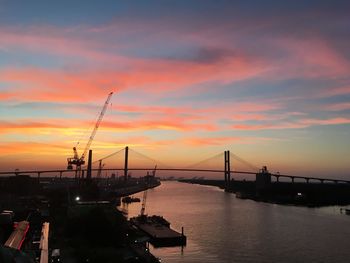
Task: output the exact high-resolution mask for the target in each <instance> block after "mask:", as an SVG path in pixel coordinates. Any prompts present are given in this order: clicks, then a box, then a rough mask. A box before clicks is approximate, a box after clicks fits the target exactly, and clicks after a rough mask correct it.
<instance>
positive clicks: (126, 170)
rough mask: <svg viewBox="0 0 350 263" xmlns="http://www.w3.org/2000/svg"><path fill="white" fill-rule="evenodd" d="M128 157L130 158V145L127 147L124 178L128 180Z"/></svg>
mask: <svg viewBox="0 0 350 263" xmlns="http://www.w3.org/2000/svg"><path fill="white" fill-rule="evenodd" d="M128 159H129V147H128V146H126V147H125V159H124V180H125V181H126V180H128Z"/></svg>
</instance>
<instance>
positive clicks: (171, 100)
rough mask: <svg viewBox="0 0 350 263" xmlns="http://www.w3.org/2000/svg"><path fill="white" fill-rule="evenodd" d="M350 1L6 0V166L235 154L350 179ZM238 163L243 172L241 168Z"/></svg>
mask: <svg viewBox="0 0 350 263" xmlns="http://www.w3.org/2000/svg"><path fill="white" fill-rule="evenodd" d="M349 10H350V2H349V1H320V0H319V1H312V0H311V1H257V0H256V1H206V0H201V1H190V0H186V1H167V0H165V1H55V2H53V1H6V0H0V147H1V151H0V167H1V170H14V169H15V168H19V169H26V168H62V169H64V168H65V167H66V158H67V157H69V156H71V155H72V147H73V146H74V145H75V143H76V142H77V141H78V140H80V139H82V143H81V146H79V147H80V148H79V150H80V152H82V150H83V148H84V147H83V146H84V145H85V144H84V139H85V140H86V139H87V138H88V136H89V134H90V132H91V129H92V127H93V123H94V120H95V118H96V116H97V115H98V113H99V111H100V109H101V107H102V104H103V102H104V101H105V99H106V97H107V95H108V93H109V92H110V91H114V92H115V94H114V96H113V98H112V100H111V102H112V103H111V106H110V107H109V108H108V109H107V112H106V115H105V118H104V120H103V121H102V123H101V126H100V128H99V130H98V132H97V135H96V137H95V140H94V142H93V143H92V146H91V149H93V150H94V156H95V158H96V159H97V158H100V157H103V156H105V155H108V154H110V153H112V152H114V151H117V150H119V149H121V148H123V147H124V146H126V145H129V146H130V147H133V148H134V149H137V150H138V151H140V152H144V153H146V154H147V155H149V156H152V157H154V158H155V159H158V160H161V161H163V162H164V163H173V164H174V165H177V166H186V165H188V164H191V163H195V162H196V161H200V160H202V159H205V158H206V157H210V156H212V155H214V154H216V153H220V152H223V151H224V150H231V151H232V152H233V153H235V154H237V155H239V156H241V157H242V158H244V159H246V160H248V161H249V162H251V163H253V164H255V165H256V166H259V167H260V166H262V165H267V166H268V168H270V169H271V170H272V171H280V172H283V173H293V174H296V175H310V176H315V175H319V176H327V177H341V178H347V179H349V177H350V174H349V170H350V138H349V135H350V34H349V29H350V16H349ZM234 165H235V164H233V169H234V167H235V166H234Z"/></svg>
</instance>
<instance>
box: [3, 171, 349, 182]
mask: <svg viewBox="0 0 350 263" xmlns="http://www.w3.org/2000/svg"><path fill="white" fill-rule="evenodd" d="M153 169H154V168H128V171H152V170H153ZM98 170H99V169H91V171H95V172H97V171H98ZM82 171H85V172H86V169H82ZM101 171H124V168H103V169H101ZM157 171H177V172H210V173H224V172H225V171H224V170H218V169H194V168H157ZM48 173H56V174H59V175H60V177H62V175H63V173H75V170H28V171H8V172H0V176H1V175H19V174H36V175H37V176H38V178H40V177H41V175H42V174H48ZM230 173H231V174H247V175H256V174H257V172H248V171H235V170H233V171H230ZM271 176H273V177H275V178H276V181H277V182H279V180H280V178H289V179H291V181H292V183H294V182H295V180H296V179H301V180H305V181H306V183H309V182H310V180H314V181H319V182H320V183H324V182H332V183H345V184H350V181H349V180H342V179H331V178H318V177H306V176H296V175H288V174H279V173H275V174H273V173H271Z"/></svg>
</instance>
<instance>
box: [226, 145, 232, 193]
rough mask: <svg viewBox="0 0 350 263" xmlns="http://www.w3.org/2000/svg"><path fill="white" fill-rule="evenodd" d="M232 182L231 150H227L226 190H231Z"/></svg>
mask: <svg viewBox="0 0 350 263" xmlns="http://www.w3.org/2000/svg"><path fill="white" fill-rule="evenodd" d="M230 183H231V165H230V151H225V190H229V188H230Z"/></svg>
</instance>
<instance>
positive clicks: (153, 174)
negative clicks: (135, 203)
mask: <svg viewBox="0 0 350 263" xmlns="http://www.w3.org/2000/svg"><path fill="white" fill-rule="evenodd" d="M156 170H157V165H156V166H155V167H154V170H153V171H152V176H153V177H155V176H156ZM147 174H148V176H147V189H146V190H145V191H144V192H143V197H142V205H141V212H140V215H141V217H143V216H145V210H146V200H147V192H148V187H149V175H150V173H147Z"/></svg>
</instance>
